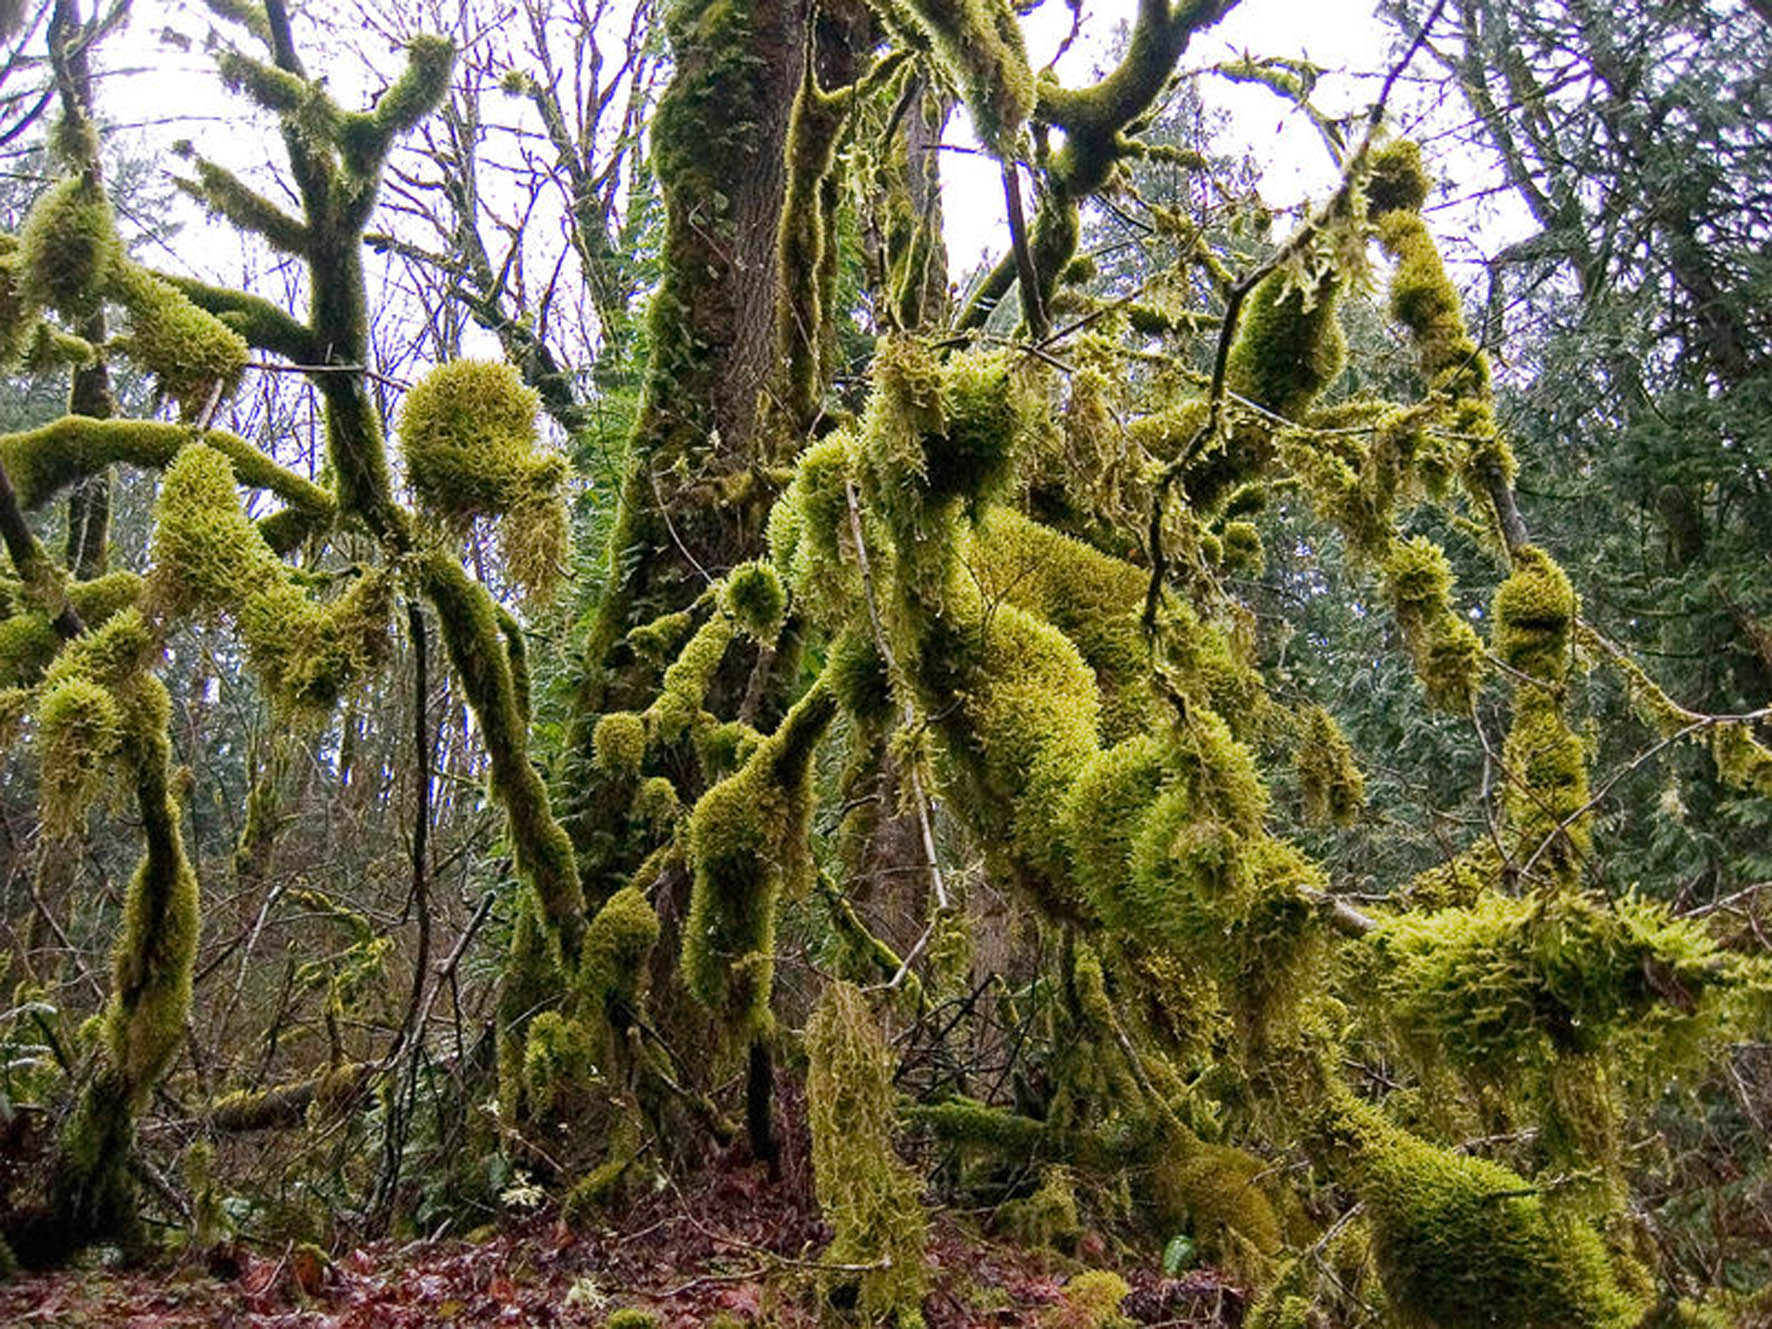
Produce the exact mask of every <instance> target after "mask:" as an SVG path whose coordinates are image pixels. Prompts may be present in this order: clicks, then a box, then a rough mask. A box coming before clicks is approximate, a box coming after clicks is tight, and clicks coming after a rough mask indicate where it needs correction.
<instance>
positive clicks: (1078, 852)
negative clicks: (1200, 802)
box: [1060, 735, 1185, 932]
mask: <svg viewBox="0 0 1772 1329" xmlns="http://www.w3.org/2000/svg"><path fill="white" fill-rule="evenodd" d="M1176 781H1177V770H1176V757H1175V753H1174V752H1173V750H1171V749H1170V748H1169V747H1168V745H1166V744H1164V743H1163V742H1162V741H1160V740H1159V739H1156V738H1153V737H1151V736H1150V735H1140V736H1139V737H1137V738H1131V739H1128V740H1126V741H1125V742H1124V743H1120V744H1118V745H1116V746H1114V747H1111V748H1107V749H1105V750H1102V751H1099V752H1097V753H1095V754H1094V755H1093V756H1091V757H1090V758H1089V759H1088V761H1087V762H1086V763H1085V764H1084V766H1083V767H1082V769H1081V770H1080V771H1079V772H1078V773H1077V777H1076V781H1075V783H1073V784H1072V785H1071V787H1070V789H1069V790H1068V791H1067V793H1066V795H1065V801H1064V806H1063V809H1062V812H1061V814H1060V816H1061V821H1060V825H1061V826H1062V828H1063V832H1064V838H1065V844H1066V846H1067V848H1068V849H1069V851H1070V859H1071V871H1072V873H1073V874H1074V875H1075V878H1076V881H1077V883H1078V885H1079V886H1080V888H1081V889H1082V891H1083V893H1084V895H1085V896H1086V897H1087V899H1088V900H1089V903H1090V906H1091V908H1092V909H1093V911H1094V912H1095V914H1096V916H1097V917H1099V918H1100V919H1101V921H1102V923H1103V924H1104V925H1105V926H1107V927H1109V928H1113V929H1118V930H1123V931H1131V932H1138V931H1143V930H1146V928H1145V920H1146V919H1148V917H1149V916H1150V913H1151V911H1152V908H1153V902H1152V901H1150V900H1147V899H1143V898H1141V897H1140V895H1139V893H1138V892H1137V891H1136V890H1135V887H1134V882H1133V877H1132V866H1131V856H1132V846H1133V843H1134V842H1135V840H1136V838H1137V836H1138V835H1139V834H1140V832H1141V831H1142V829H1143V827H1144V823H1145V818H1146V816H1147V815H1148V814H1149V813H1150V811H1151V805H1152V804H1153V802H1154V801H1155V800H1156V798H1157V796H1158V795H1159V794H1160V793H1162V792H1163V790H1164V789H1165V787H1166V786H1168V785H1170V784H1173V783H1176ZM1182 797H1183V798H1184V799H1185V795H1183V796H1182Z"/></svg>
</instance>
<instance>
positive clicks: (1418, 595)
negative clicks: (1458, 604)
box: [1382, 535, 1484, 714]
mask: <svg viewBox="0 0 1772 1329" xmlns="http://www.w3.org/2000/svg"><path fill="white" fill-rule="evenodd" d="M1382 573H1383V581H1384V590H1385V595H1386V598H1387V599H1388V600H1389V601H1390V605H1391V612H1392V613H1393V614H1394V615H1395V616H1396V620H1397V626H1398V628H1400V629H1401V630H1402V633H1403V640H1404V642H1405V643H1406V644H1407V645H1408V647H1409V653H1410V655H1411V657H1413V659H1414V661H1415V672H1416V676H1417V677H1419V678H1420V679H1421V683H1422V687H1423V689H1424V690H1425V691H1426V693H1427V696H1428V700H1429V701H1430V702H1432V703H1433V704H1434V705H1436V706H1439V707H1441V708H1442V709H1445V710H1449V711H1454V712H1457V713H1460V714H1463V713H1465V712H1468V711H1469V710H1470V707H1471V704H1472V702H1473V701H1474V699H1475V697H1476V692H1477V687H1478V685H1479V683H1480V682H1481V680H1482V675H1483V668H1484V663H1483V643H1482V641H1481V640H1480V639H1479V638H1478V637H1477V634H1476V630H1475V629H1474V628H1472V627H1471V625H1470V624H1469V623H1467V622H1465V621H1464V620H1463V619H1462V618H1460V617H1458V616H1457V615H1456V614H1455V613H1454V612H1453V610H1452V565H1451V564H1450V563H1449V562H1447V560H1446V555H1445V552H1444V551H1443V550H1441V549H1440V547H1439V546H1438V545H1436V544H1434V542H1433V541H1431V540H1429V539H1428V538H1427V537H1426V536H1423V535H1418V536H1415V537H1414V538H1412V539H1409V540H1401V541H1398V542H1397V543H1395V544H1394V545H1392V546H1391V550H1390V552H1389V554H1387V555H1386V557H1385V559H1384V563H1383V567H1382Z"/></svg>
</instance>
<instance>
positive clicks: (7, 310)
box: [0, 237, 37, 365]
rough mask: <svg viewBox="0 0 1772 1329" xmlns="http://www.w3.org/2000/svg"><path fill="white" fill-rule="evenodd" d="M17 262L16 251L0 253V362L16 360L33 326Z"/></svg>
mask: <svg viewBox="0 0 1772 1329" xmlns="http://www.w3.org/2000/svg"><path fill="white" fill-rule="evenodd" d="M10 238H11V237H8V239H10ZM18 263H19V260H18V255H17V254H16V253H13V252H6V253H0V365H13V364H16V363H17V362H18V359H19V357H20V356H22V355H23V354H24V353H25V348H26V347H27V346H29V345H30V343H31V336H32V334H33V333H34V332H35V331H36V328H37V311H36V310H35V309H33V308H32V307H31V306H30V304H29V302H28V300H27V297H26V289H27V288H26V283H25V281H24V280H23V278H22V276H21V275H20V273H19V266H18Z"/></svg>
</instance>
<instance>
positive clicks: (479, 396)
mask: <svg viewBox="0 0 1772 1329" xmlns="http://www.w3.org/2000/svg"><path fill="white" fill-rule="evenodd" d="M539 406H540V398H539V396H538V395H537V394H536V392H535V391H534V390H533V389H531V388H528V387H525V386H524V384H523V381H522V379H521V378H519V377H518V375H517V371H516V370H515V369H513V368H512V367H511V366H510V365H508V364H505V363H503V362H502V361H501V362H496V363H494V362H488V361H482V360H453V361H450V362H449V363H447V364H441V365H438V366H437V367H436V368H434V369H432V370H431V371H430V372H429V373H427V374H426V375H425V376H424V377H423V378H421V379H420V380H419V381H418V382H417V383H415V384H413V386H412V390H411V391H410V392H408V393H407V394H406V399H405V401H404V402H402V403H401V406H400V418H399V426H398V435H399V440H400V449H401V453H402V455H403V456H404V457H405V459H406V474H407V479H408V481H409V482H410V484H411V485H412V489H413V492H414V493H415V494H416V495H417V496H418V500H419V504H420V506H421V507H423V508H424V509H425V510H426V511H427V512H430V513H432V514H433V515H435V516H437V517H440V518H442V519H443V520H445V521H447V522H449V523H451V524H454V525H457V526H461V525H465V524H466V523H469V522H471V521H473V520H474V519H475V518H479V517H488V518H498V519H500V520H499V526H498V538H499V550H500V553H501V555H502V556H503V559H504V564H505V572H506V575H507V576H509V577H510V579H511V580H512V582H514V583H515V584H516V585H518V586H521V587H524V588H525V589H528V590H531V591H536V592H542V591H546V590H548V589H550V588H551V587H552V586H553V585H554V583H555V582H556V581H557V580H558V578H559V574H560V570H561V567H562V566H563V563H564V560H565V553H566V511H565V507H564V506H563V504H562V501H561V491H562V486H563V485H564V483H565V480H566V460H565V458H564V457H562V456H560V455H559V454H558V453H554V452H548V451H546V450H544V449H543V448H541V446H540V443H539V438H538V436H537V434H536V428H535V417H536V411H537V410H538V409H539Z"/></svg>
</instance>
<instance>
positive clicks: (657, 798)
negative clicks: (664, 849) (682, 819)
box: [628, 763, 736, 832]
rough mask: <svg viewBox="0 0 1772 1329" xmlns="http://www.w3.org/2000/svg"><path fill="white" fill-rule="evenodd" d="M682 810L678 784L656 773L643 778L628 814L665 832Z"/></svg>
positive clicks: (651, 827) (643, 823)
mask: <svg viewBox="0 0 1772 1329" xmlns="http://www.w3.org/2000/svg"><path fill="white" fill-rule="evenodd" d="M735 764H736V763H735ZM682 810H683V805H682V802H681V800H679V799H678V797H677V786H676V785H674V784H672V783H671V782H670V780H668V779H667V778H666V777H664V776H662V775H655V776H653V777H652V778H651V779H649V780H642V781H641V782H640V787H639V788H638V789H636V790H635V791H634V801H633V803H632V805H630V807H629V808H628V816H630V817H631V818H633V819H634V820H635V821H637V822H639V823H640V824H641V825H642V826H645V827H648V828H650V829H652V830H654V831H659V832H663V831H668V830H669V829H670V828H671V826H672V825H674V824H675V822H676V820H677V815H678V813H680V812H681V811H682Z"/></svg>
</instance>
